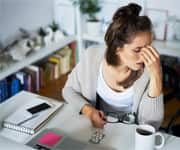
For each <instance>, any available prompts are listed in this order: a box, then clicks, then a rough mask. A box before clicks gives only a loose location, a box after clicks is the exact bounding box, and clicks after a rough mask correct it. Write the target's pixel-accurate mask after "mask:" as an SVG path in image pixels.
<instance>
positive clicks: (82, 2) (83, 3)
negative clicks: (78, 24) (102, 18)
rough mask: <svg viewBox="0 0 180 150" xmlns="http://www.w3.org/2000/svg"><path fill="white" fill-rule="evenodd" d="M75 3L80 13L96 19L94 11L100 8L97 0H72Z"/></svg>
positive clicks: (90, 18)
mask: <svg viewBox="0 0 180 150" xmlns="http://www.w3.org/2000/svg"><path fill="white" fill-rule="evenodd" d="M72 1H73V3H74V4H75V5H79V9H80V11H81V13H83V14H87V15H88V17H89V18H88V19H89V20H91V21H93V20H97V18H96V13H97V12H99V11H100V10H101V6H100V2H99V0H72Z"/></svg>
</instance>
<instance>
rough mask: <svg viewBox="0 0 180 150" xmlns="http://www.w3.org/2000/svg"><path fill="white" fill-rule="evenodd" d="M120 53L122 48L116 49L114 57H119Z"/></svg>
mask: <svg viewBox="0 0 180 150" xmlns="http://www.w3.org/2000/svg"><path fill="white" fill-rule="evenodd" d="M121 52H122V48H120V47H117V48H116V55H119V54H120V53H121Z"/></svg>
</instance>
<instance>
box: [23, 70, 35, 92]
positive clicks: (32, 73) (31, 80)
mask: <svg viewBox="0 0 180 150" xmlns="http://www.w3.org/2000/svg"><path fill="white" fill-rule="evenodd" d="M22 71H23V72H25V73H26V74H29V75H30V78H29V80H28V86H29V87H28V89H29V90H30V91H31V92H36V90H37V87H36V85H37V84H36V80H37V79H36V78H37V76H36V71H34V70H32V69H30V68H28V67H26V68H24V69H23V70H22ZM29 90H28V91H29Z"/></svg>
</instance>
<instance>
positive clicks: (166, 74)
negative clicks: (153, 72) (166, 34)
mask: <svg viewBox="0 0 180 150" xmlns="http://www.w3.org/2000/svg"><path fill="white" fill-rule="evenodd" d="M177 63H178V62H177V58H171V57H168V56H161V64H162V72H163V84H164V85H166V86H167V87H168V89H172V90H171V91H170V92H168V93H166V94H165V95H164V102H165V103H167V102H168V101H169V100H171V99H172V98H175V97H179V96H180V94H179V91H180V79H179V76H180V75H179V74H178V72H177V71H176V70H175V69H174V66H175V64H177Z"/></svg>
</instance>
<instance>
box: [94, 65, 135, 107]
mask: <svg viewBox="0 0 180 150" xmlns="http://www.w3.org/2000/svg"><path fill="white" fill-rule="evenodd" d="M97 93H98V94H99V96H101V98H102V99H103V100H104V101H105V102H106V103H108V104H109V105H111V106H114V107H116V108H126V109H127V110H131V109H132V105H133V95H134V89H133V87H130V88H128V89H127V90H125V91H123V92H116V91H114V90H112V89H111V88H110V87H109V86H108V85H107V84H106V82H105V80H104V78H103V73H102V63H101V65H100V68H99V75H98V84H97Z"/></svg>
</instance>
